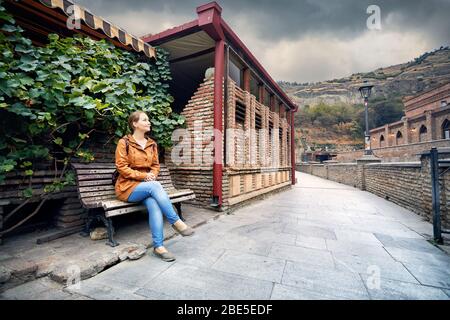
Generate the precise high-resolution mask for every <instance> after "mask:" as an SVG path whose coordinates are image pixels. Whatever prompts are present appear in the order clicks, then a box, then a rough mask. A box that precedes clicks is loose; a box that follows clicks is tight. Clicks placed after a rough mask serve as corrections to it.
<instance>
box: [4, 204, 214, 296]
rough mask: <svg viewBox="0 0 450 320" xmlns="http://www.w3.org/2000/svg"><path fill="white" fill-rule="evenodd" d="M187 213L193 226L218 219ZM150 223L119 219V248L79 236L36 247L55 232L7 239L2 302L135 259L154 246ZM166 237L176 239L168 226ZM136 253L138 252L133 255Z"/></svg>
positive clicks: (187, 207)
mask: <svg viewBox="0 0 450 320" xmlns="http://www.w3.org/2000/svg"><path fill="white" fill-rule="evenodd" d="M183 213H184V216H185V218H186V219H188V220H189V222H190V224H191V225H193V226H198V225H201V224H203V223H206V222H207V221H208V220H210V219H211V218H213V217H215V216H217V215H218V213H217V212H214V211H211V210H206V209H202V208H197V207H193V206H190V205H183ZM147 220H148V219H147V216H146V215H145V214H137V213H136V214H133V215H126V216H119V217H115V218H114V225H115V227H116V236H115V239H116V240H117V241H118V242H119V243H120V246H118V247H115V248H111V247H109V246H106V245H105V242H106V240H98V241H93V240H91V239H90V238H89V237H88V238H83V237H81V236H80V235H79V234H78V233H76V234H73V235H70V236H67V237H64V238H60V239H56V240H53V241H51V242H47V243H44V244H40V245H38V244H36V239H37V238H40V237H43V236H46V235H48V234H51V233H52V232H54V231H55V230H54V229H48V230H46V229H42V230H36V231H35V232H32V233H28V234H25V235H20V236H14V237H11V238H6V239H5V241H4V244H2V245H1V246H0V298H1V292H2V291H5V290H7V289H10V288H13V287H16V286H18V285H20V284H22V283H24V282H30V281H33V280H35V279H38V280H37V281H33V283H26V285H24V286H23V288H30V291H36V292H39V293H40V292H42V290H44V288H47V287H48V285H49V284H50V283H51V282H48V281H46V280H43V279H41V278H43V277H48V278H50V279H51V280H54V281H56V282H58V283H60V285H59V286H60V287H62V285H64V284H66V283H67V279H69V277H71V275H72V274H73V272H74V270H75V269H74V268H78V269H79V272H80V273H81V279H88V278H90V277H93V276H95V275H96V274H98V273H99V272H102V271H103V270H104V269H106V268H109V267H111V266H113V265H116V264H118V263H120V262H122V261H123V260H126V259H132V258H133V257H132V255H133V253H136V252H137V251H141V252H142V251H145V250H146V248H149V247H150V246H151V245H152V240H151V236H150V232H149V227H148V222H147ZM164 235H165V237H166V239H168V238H171V237H173V236H175V232H174V230H173V229H172V228H171V227H170V226H169V225H168V224H166V225H165V228H164ZM133 249H138V250H134V251H132V250H133ZM130 251H132V252H131V254H130V253H129V252H130ZM55 285H56V286H57V284H52V285H50V286H49V289H55ZM19 289H20V288H19ZM11 292H15V291H11ZM27 294H28V293H27Z"/></svg>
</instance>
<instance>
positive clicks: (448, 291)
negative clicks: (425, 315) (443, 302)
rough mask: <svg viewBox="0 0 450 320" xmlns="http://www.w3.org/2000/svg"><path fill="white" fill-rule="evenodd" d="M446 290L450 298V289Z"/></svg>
mask: <svg viewBox="0 0 450 320" xmlns="http://www.w3.org/2000/svg"><path fill="white" fill-rule="evenodd" d="M444 292H445V293H446V294H447V295H448V296H449V298H450V290H444Z"/></svg>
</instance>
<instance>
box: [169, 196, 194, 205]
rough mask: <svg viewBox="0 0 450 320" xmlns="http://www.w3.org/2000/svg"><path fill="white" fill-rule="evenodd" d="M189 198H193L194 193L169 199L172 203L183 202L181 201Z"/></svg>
mask: <svg viewBox="0 0 450 320" xmlns="http://www.w3.org/2000/svg"><path fill="white" fill-rule="evenodd" d="M191 199H195V194H191V195H188V196H185V197H180V198H175V199H170V201H171V202H172V203H177V202H183V201H186V200H191Z"/></svg>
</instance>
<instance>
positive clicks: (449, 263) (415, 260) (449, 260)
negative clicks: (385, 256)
mask: <svg viewBox="0 0 450 320" xmlns="http://www.w3.org/2000/svg"><path fill="white" fill-rule="evenodd" d="M385 249H386V251H388V252H389V254H390V255H391V256H392V257H393V258H394V259H395V260H397V261H401V262H404V263H406V264H412V265H418V266H421V265H434V266H437V267H440V266H443V267H446V268H450V257H449V256H448V255H446V254H445V253H439V254H435V253H433V254H431V253H427V252H418V251H412V250H406V249H401V248H395V247H387V248H385Z"/></svg>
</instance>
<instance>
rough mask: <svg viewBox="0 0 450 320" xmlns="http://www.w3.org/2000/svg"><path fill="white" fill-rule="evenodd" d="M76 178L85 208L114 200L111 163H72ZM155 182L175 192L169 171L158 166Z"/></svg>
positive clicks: (162, 166) (95, 206) (112, 167)
mask: <svg viewBox="0 0 450 320" xmlns="http://www.w3.org/2000/svg"><path fill="white" fill-rule="evenodd" d="M72 167H73V168H74V170H75V174H76V178H77V189H78V194H79V198H80V200H81V203H82V204H83V206H84V207H86V208H97V207H99V206H100V205H99V203H100V202H101V201H105V200H115V199H116V194H115V191H114V185H113V184H112V174H113V172H114V171H115V170H116V166H115V165H114V164H113V163H89V164H82V163H73V164H72ZM157 181H159V182H160V183H161V185H162V186H163V187H164V189H165V190H166V191H167V192H173V191H175V190H176V189H175V187H174V185H173V183H172V178H171V177H170V172H169V169H167V167H166V166H165V165H164V164H160V172H159V175H158V178H157Z"/></svg>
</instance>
